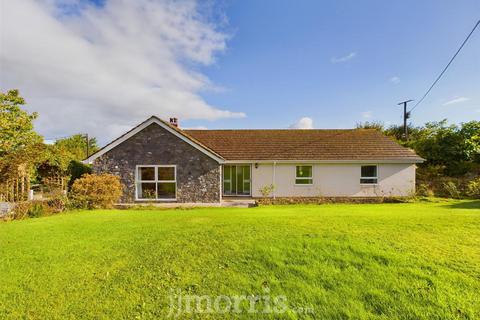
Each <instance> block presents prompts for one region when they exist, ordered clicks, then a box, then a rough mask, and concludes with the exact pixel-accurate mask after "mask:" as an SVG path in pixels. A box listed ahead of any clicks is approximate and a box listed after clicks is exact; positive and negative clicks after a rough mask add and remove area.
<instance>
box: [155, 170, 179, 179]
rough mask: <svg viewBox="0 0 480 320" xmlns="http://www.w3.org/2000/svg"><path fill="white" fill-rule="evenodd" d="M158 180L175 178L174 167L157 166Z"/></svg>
mask: <svg viewBox="0 0 480 320" xmlns="http://www.w3.org/2000/svg"><path fill="white" fill-rule="evenodd" d="M158 180H173V181H174V180H175V168H174V167H158Z"/></svg>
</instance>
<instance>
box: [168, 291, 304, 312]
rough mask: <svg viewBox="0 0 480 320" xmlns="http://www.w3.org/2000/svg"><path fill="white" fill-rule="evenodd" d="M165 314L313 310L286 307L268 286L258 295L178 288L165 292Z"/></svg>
mask: <svg viewBox="0 0 480 320" xmlns="http://www.w3.org/2000/svg"><path fill="white" fill-rule="evenodd" d="M169 301H170V303H169V312H168V316H169V317H174V318H175V317H179V316H181V315H185V314H213V313H216V314H226V313H237V314H239V313H248V314H282V313H285V312H287V311H289V310H290V311H291V312H295V313H313V308H311V307H300V308H290V307H289V306H288V303H287V297H286V296H284V295H278V296H271V295H270V289H269V288H265V287H264V288H263V294H260V295H238V296H237V295H234V296H227V295H218V296H213V295H194V294H187V293H183V292H182V290H180V289H177V290H174V289H171V290H170V295H169Z"/></svg>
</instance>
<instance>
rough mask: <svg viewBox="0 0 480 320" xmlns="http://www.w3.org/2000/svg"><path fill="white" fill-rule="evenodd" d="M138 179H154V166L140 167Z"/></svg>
mask: <svg viewBox="0 0 480 320" xmlns="http://www.w3.org/2000/svg"><path fill="white" fill-rule="evenodd" d="M138 170H139V177H140V180H151V181H155V168H154V167H140V168H139V169H138Z"/></svg>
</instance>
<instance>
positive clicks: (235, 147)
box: [183, 129, 423, 162]
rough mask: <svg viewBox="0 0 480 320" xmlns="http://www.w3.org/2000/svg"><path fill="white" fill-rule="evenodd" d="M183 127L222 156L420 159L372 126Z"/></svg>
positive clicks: (413, 160)
mask: <svg viewBox="0 0 480 320" xmlns="http://www.w3.org/2000/svg"><path fill="white" fill-rule="evenodd" d="M183 131H184V132H185V133H186V134H187V135H188V136H190V137H193V138H194V139H196V140H197V141H200V142H201V143H202V144H203V145H205V146H207V147H208V148H209V149H211V150H214V151H215V152H216V153H217V154H219V155H221V156H222V157H223V158H224V159H226V160H402V161H405V160H407V161H410V160H411V161H412V162H416V161H422V160H423V159H422V158H420V157H419V156H418V155H416V154H415V153H414V152H413V151H412V150H410V149H407V148H405V147H402V146H401V145H399V144H398V143H397V142H395V141H393V140H392V139H390V138H389V137H387V136H385V135H383V134H382V133H380V132H378V131H376V130H373V129H346V130H294V129H285V130H183Z"/></svg>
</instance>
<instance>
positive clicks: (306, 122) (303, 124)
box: [289, 117, 313, 129]
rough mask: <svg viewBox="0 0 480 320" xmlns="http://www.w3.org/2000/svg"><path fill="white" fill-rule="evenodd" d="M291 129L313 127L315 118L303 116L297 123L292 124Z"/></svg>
mask: <svg viewBox="0 0 480 320" xmlns="http://www.w3.org/2000/svg"><path fill="white" fill-rule="evenodd" d="M289 128H290V129H313V119H312V118H309V117H303V118H301V119H298V120H297V121H296V122H295V123H293V124H291V125H290V127H289Z"/></svg>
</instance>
